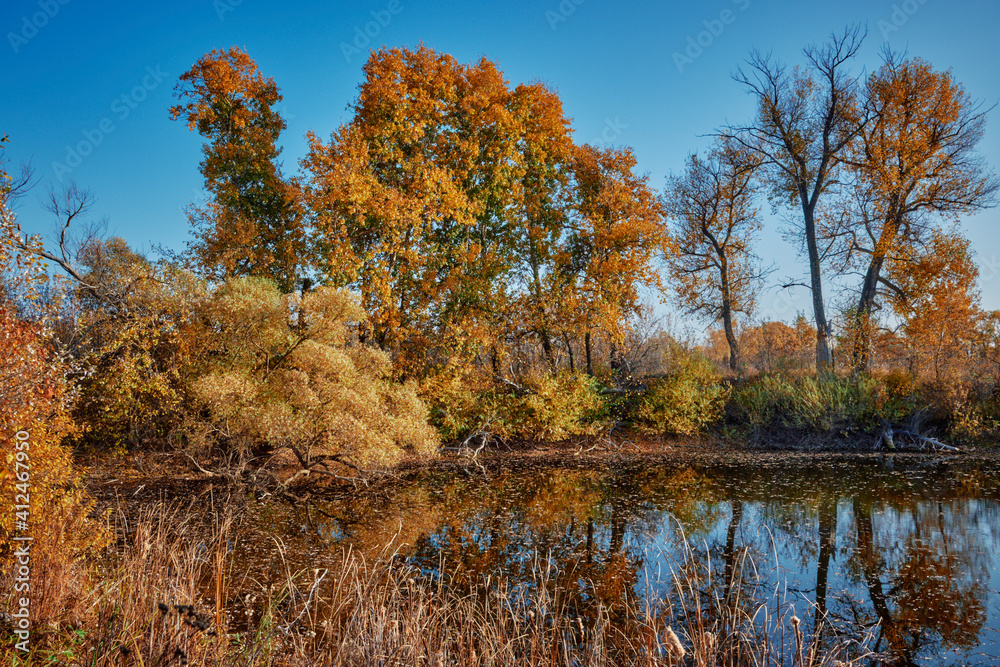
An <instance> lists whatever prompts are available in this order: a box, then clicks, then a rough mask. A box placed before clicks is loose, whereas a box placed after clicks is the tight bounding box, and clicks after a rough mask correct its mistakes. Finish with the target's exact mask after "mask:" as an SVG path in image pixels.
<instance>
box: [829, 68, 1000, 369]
mask: <svg viewBox="0 0 1000 667" xmlns="http://www.w3.org/2000/svg"><path fill="white" fill-rule="evenodd" d="M866 104H867V107H868V115H869V116H870V119H869V121H868V123H867V124H866V125H865V127H864V129H863V131H862V132H861V134H860V135H859V138H858V141H856V142H855V143H854V145H853V146H852V150H851V152H850V157H849V159H848V161H849V163H850V165H851V169H852V171H853V172H854V175H855V176H856V180H855V184H854V185H855V187H854V212H853V216H854V218H855V219H856V221H857V225H856V229H853V230H852V233H851V235H850V247H849V248H848V252H849V253H851V254H852V255H853V256H854V259H855V262H856V263H858V264H860V265H861V267H863V272H864V278H863V280H862V284H861V291H860V295H859V297H858V305H857V308H856V310H855V312H854V316H855V317H856V318H857V320H858V322H857V323H856V324H855V327H856V329H857V334H858V335H856V336H855V341H854V342H855V345H854V349H853V350H852V356H853V359H852V362H853V365H854V367H855V370H860V371H863V370H866V369H867V367H868V347H869V340H868V335H866V332H868V331H869V329H870V327H869V326H866V321H867V320H868V319H869V318H870V317H871V314H872V310H873V307H874V306H875V300H876V295H877V292H878V290H879V288H880V286H883V287H884V286H888V287H889V288H890V289H896V288H897V287H898V286H896V285H893V283H891V282H889V281H887V280H886V278H885V276H884V275H883V266H884V265H885V263H886V262H887V261H890V262H891V261H894V259H895V258H900V259H901V260H903V261H904V262H905V261H906V260H905V259H903V258H905V257H906V256H907V255H908V254H910V253H911V252H912V247H913V246H914V245H919V244H921V243H922V242H924V241H925V240H926V239H927V235H928V230H929V228H930V225H931V222H932V221H933V219H934V218H933V217H932V216H933V215H935V214H936V215H939V216H940V215H945V216H949V217H955V216H957V215H959V214H962V213H967V212H969V211H973V210H976V209H979V208H982V207H984V206H989V205H991V204H992V203H993V200H994V195H995V193H996V191H997V187H998V182H997V180H996V179H995V178H994V177H993V175H992V174H990V173H989V171H988V169H987V167H986V165H985V164H984V162H983V160H982V158H981V157H980V156H979V155H978V154H977V153H976V151H975V149H976V145H977V144H978V142H979V141H980V139H981V138H982V136H983V131H984V127H985V121H986V112H985V111H983V110H981V109H980V108H978V107H977V105H976V104H975V103H974V102H973V101H972V100H971V99H970V98H969V96H968V94H967V93H966V92H965V90H964V88H963V87H962V85H961V84H960V83H959V82H957V81H955V80H954V77H953V76H952V74H951V72H938V71H934V69H932V68H931V66H930V64H928V63H926V62H924V61H923V60H920V59H919V58H913V59H909V60H901V59H900V57H899V56H898V55H896V54H893V53H891V52H889V53H887V54H886V56H885V64H884V65H883V66H882V67H881V68H880V69H879V70H878V71H877V72H875V73H874V74H872V75H871V77H870V78H869V80H868V86H867V93H866ZM942 242H943V241H942V239H940V238H938V237H935V239H934V240H932V241H931V245H932V246H935V245H940V243H942ZM959 245H961V244H959ZM954 247H955V248H957V247H958V246H954ZM900 266H901V265H900Z"/></svg>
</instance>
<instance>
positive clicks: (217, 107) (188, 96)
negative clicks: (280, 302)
mask: <svg viewBox="0 0 1000 667" xmlns="http://www.w3.org/2000/svg"><path fill="white" fill-rule="evenodd" d="M176 94H177V97H178V98H179V99H180V101H181V102H182V103H181V104H178V105H176V106H174V107H172V108H171V109H170V116H171V118H173V119H175V120H177V119H184V120H186V121H187V125H188V128H189V129H192V130H195V129H197V131H198V132H199V133H201V135H202V136H204V137H205V139H206V141H207V143H205V145H204V147H203V153H204V159H203V160H202V163H201V172H202V175H204V177H205V187H206V189H207V190H208V191H209V192H210V193H211V199H210V200H209V201H208V202H206V203H204V204H202V205H192V206H191V208H190V209H189V211H188V215H189V219H190V222H191V224H192V226H193V227H194V229H193V232H194V235H195V237H196V241H195V242H194V243H192V244H191V247H190V252H191V255H192V258H193V259H194V261H195V264H196V265H197V266H198V267H199V268H200V269H201V270H202V271H204V272H206V273H207V274H208V275H210V276H212V277H215V278H225V277H228V276H241V275H254V276H266V277H270V278H272V279H273V280H275V281H276V282H277V283H278V284H279V285H281V286H282V287H283V288H284V289H292V288H293V287H294V286H295V282H296V280H297V279H298V278H300V277H301V276H300V274H301V273H302V271H303V268H304V266H305V265H306V264H307V257H306V241H305V239H306V232H305V229H304V227H303V220H302V216H301V214H300V212H299V210H298V207H297V204H296V202H295V195H294V192H293V191H292V189H291V185H290V183H289V182H287V181H286V180H285V178H284V177H283V176H282V174H281V169H280V164H279V163H278V154H279V153H280V149H279V148H277V146H276V142H277V139H278V136H279V135H280V133H281V131H282V130H284V129H285V121H284V120H283V119H282V118H281V116H280V114H279V113H278V112H277V111H276V110H275V109H274V108H273V107H274V105H275V104H277V103H278V102H280V101H281V99H282V98H281V94H280V93H279V92H278V87H277V86H276V85H275V84H274V81H273V80H271V79H270V78H265V77H264V76H263V75H262V74H261V73H260V71H259V70H258V69H257V65H256V63H254V61H253V60H252V59H251V58H250V56H249V55H247V54H246V53H245V52H244V51H242V50H240V49H238V48H236V47H233V48H231V49H229V50H228V51H221V50H220V51H212V52H211V53H209V54H206V55H205V56H204V57H202V58H201V59H200V60H199V61H198V62H197V63H195V65H194V66H193V67H192V68H191V69H190V70H188V71H187V72H185V73H184V74H182V75H181V77H180V82H179V83H178V84H177V88H176Z"/></svg>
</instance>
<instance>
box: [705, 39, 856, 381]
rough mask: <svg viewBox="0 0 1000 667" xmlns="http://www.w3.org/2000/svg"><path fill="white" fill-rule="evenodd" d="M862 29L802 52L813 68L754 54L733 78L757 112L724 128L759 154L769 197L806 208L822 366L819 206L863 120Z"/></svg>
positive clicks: (826, 360) (827, 357)
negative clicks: (857, 66)
mask: <svg viewBox="0 0 1000 667" xmlns="http://www.w3.org/2000/svg"><path fill="white" fill-rule="evenodd" d="M865 34H866V33H865V32H864V31H863V30H862V29H861V28H860V27H859V26H853V27H848V28H846V29H845V30H844V32H843V33H842V34H833V35H831V37H830V40H829V41H828V42H827V43H825V44H823V45H822V46H809V47H807V48H806V49H804V51H803V53H804V54H805V56H806V59H807V61H808V66H807V67H806V68H805V69H802V70H800V69H794V70H791V71H789V70H788V69H787V68H786V67H785V66H784V65H782V64H780V63H778V62H776V61H774V60H773V59H772V58H771V56H770V55H765V54H762V53H760V52H758V51H754V52H753V53H751V55H750V58H749V59H748V60H747V66H748V67H747V68H746V69H744V68H743V67H741V68H739V69H738V70H737V73H736V75H735V76H734V78H735V79H736V81H738V82H739V83H741V84H743V85H744V86H745V87H746V88H747V91H748V92H749V93H750V94H752V95H754V96H755V97H756V98H757V103H758V105H757V117H756V118H755V119H754V121H753V122H752V123H751V124H749V125H744V126H728V127H726V128H725V130H724V134H726V135H729V136H731V137H732V138H733V139H735V140H736V141H739V142H741V143H742V144H743V145H745V146H747V147H748V148H750V149H752V150H754V151H756V152H757V153H758V154H759V155H760V157H761V160H762V162H763V163H764V165H765V167H766V168H767V169H766V171H767V173H768V175H769V181H770V183H769V184H770V186H771V195H772V201H774V202H775V203H776V204H781V205H784V206H790V207H794V208H796V209H799V210H801V213H802V230H801V231H802V235H803V237H804V240H805V245H806V250H807V252H808V258H809V287H810V289H811V290H812V302H813V314H814V317H815V321H816V368H817V370H819V371H827V370H829V369H830V368H831V366H832V357H831V354H830V344H829V337H830V325H829V322H828V321H827V318H826V309H825V304H824V301H823V267H822V262H823V259H824V257H823V255H824V253H823V251H822V250H821V248H820V243H821V240H822V239H821V236H820V234H819V229H818V226H817V207H818V206H819V204H820V201H821V198H822V197H823V196H824V195H826V194H827V193H828V192H829V191H830V190H831V189H832V188H833V187H834V186H836V185H837V184H838V183H839V180H838V179H839V172H840V170H841V162H842V160H843V157H844V153H845V151H846V149H847V147H848V146H849V145H850V143H851V142H852V141H853V140H854V139H855V138H856V137H857V135H858V133H859V132H860V131H861V129H862V128H863V127H864V124H865V119H864V117H863V108H862V107H861V106H860V105H859V104H858V88H859V86H858V80H857V78H855V77H852V76H851V75H849V74H848V73H846V72H845V67H846V64H847V62H848V61H849V60H851V59H852V58H853V57H854V56H855V55H856V54H857V52H858V49H859V48H860V47H861V43H862V41H863V40H864V38H865Z"/></svg>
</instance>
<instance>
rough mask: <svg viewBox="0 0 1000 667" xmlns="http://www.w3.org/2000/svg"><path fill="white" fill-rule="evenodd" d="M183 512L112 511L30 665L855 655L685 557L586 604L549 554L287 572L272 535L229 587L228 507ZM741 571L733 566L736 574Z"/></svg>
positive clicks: (816, 662) (796, 661)
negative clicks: (467, 564)
mask: <svg viewBox="0 0 1000 667" xmlns="http://www.w3.org/2000/svg"><path fill="white" fill-rule="evenodd" d="M189 514H190V513H189V512H186V511H185V510H184V508H181V507H172V508H170V507H166V506H158V507H155V508H153V509H151V510H146V511H144V512H143V513H141V514H140V516H138V517H137V518H136V519H135V521H128V520H127V519H126V518H125V517H124V515H123V514H121V513H119V514H118V515H117V516H116V518H115V524H116V525H115V526H114V528H115V530H116V533H117V534H118V535H119V540H118V542H117V543H116V544H115V545H114V546H113V548H112V549H111V551H110V552H109V554H108V555H107V557H106V558H105V559H102V560H101V561H100V562H98V563H94V564H92V571H91V579H90V585H89V593H88V595H87V596H86V597H85V598H84V599H83V600H82V601H81V608H80V610H79V613H78V614H77V621H76V622H73V623H68V622H64V623H62V624H61V625H60V626H59V629H58V630H50V631H48V632H45V633H39V632H38V631H37V630H36V632H35V635H34V636H33V638H32V646H33V653H32V654H31V655H30V656H28V659H27V661H26V663H25V664H38V665H43V664H60V665H87V666H93V667H110V666H111V665H116V666H117V665H127V666H130V665H137V666H139V665H141V666H142V667H151V666H154V665H155V666H161V667H165V666H167V665H170V666H174V665H220V666H221V665H226V666H246V667H250V666H265V665H267V666H275V667H277V666H284V665H287V666H292V665H294V666H299V665H301V666H303V667H304V666H306V665H335V666H341V665H342V666H345V667H346V666H348V665H350V666H367V665H372V666H374V665H414V666H418V665H419V666H424V665H426V666H427V667H438V666H444V665H463V666H464V665H476V666H483V667H486V666H492V665H496V666H500V665H521V664H528V665H533V666H537V667H550V666H551V667H555V666H557V665H558V666H567V667H568V666H570V665H572V666H574V667H583V666H586V667H598V666H602V667H603V666H606V665H635V666H637V667H638V666H645V667H651V666H653V665H657V666H660V665H662V666H668V665H669V666H679V665H695V666H697V667H715V666H718V667H722V666H730V665H733V666H735V665H753V666H758V665H760V666H763V665H789V666H793V667H807V666H808V667H833V666H834V665H854V664H858V663H859V662H860V660H861V656H860V655H858V653H859V651H860V650H861V649H860V647H859V646H858V645H857V644H856V643H851V642H837V641H830V640H829V638H828V639H827V641H826V642H824V646H825V647H826V648H825V649H824V650H822V651H820V650H818V644H817V643H816V642H811V640H810V639H809V638H808V637H805V636H803V632H802V628H801V627H800V624H799V623H798V620H797V619H794V618H791V617H790V616H789V614H788V612H787V607H785V610H786V611H785V612H784V613H783V612H781V608H782V607H781V605H778V604H776V603H773V602H772V603H762V602H758V601H755V600H753V599H750V598H749V597H747V596H746V592H745V590H744V589H742V588H740V587H739V586H734V587H732V588H730V587H726V586H724V582H721V578H720V574H719V573H714V574H713V573H712V572H711V571H710V570H706V568H705V567H704V564H701V563H699V562H698V559H697V558H696V556H695V554H694V553H693V552H692V551H690V550H688V552H687V554H686V555H685V557H684V559H683V563H680V564H679V566H678V567H677V568H676V570H675V571H674V572H673V573H671V574H670V575H668V576H667V577H666V581H663V582H654V588H655V589H656V590H659V591H661V592H664V594H663V595H662V597H661V598H659V599H657V598H655V596H654V595H647V596H642V597H636V596H631V597H628V596H627V597H626V601H625V602H624V603H622V604H623V605H624V608H620V607H616V608H615V609H608V608H607V607H605V606H603V604H601V603H600V602H597V601H592V602H593V604H592V605H590V606H589V607H586V608H581V606H580V605H579V600H578V599H577V600H571V599H570V598H569V597H568V596H566V595H564V594H563V593H562V592H561V591H560V587H559V586H557V585H555V584H556V582H557V573H556V572H555V570H554V568H553V567H552V566H551V564H549V563H547V562H546V561H545V559H542V558H536V559H535V561H534V563H533V568H532V577H531V579H530V581H529V582H528V583H527V585H525V584H524V583H523V582H522V583H521V584H512V583H511V582H509V581H508V580H506V579H505V578H503V577H499V576H490V577H487V578H485V579H483V580H478V581H470V580H468V579H467V578H465V577H460V576H458V575H444V576H432V575H425V574H422V573H421V572H419V571H417V570H416V569H415V568H413V567H411V566H408V565H406V564H405V563H404V562H403V561H402V559H400V558H397V557H396V554H395V553H393V552H392V551H390V550H389V549H388V548H387V549H386V550H384V551H383V552H382V553H381V554H379V555H377V556H376V557H373V558H365V557H363V556H361V555H360V554H358V553H357V552H352V551H350V550H345V552H344V553H343V555H342V558H341V559H340V561H339V565H338V567H337V568H336V569H335V570H332V569H331V570H322V569H321V570H306V571H293V569H292V568H291V567H290V566H289V565H288V563H287V562H286V561H285V559H284V552H283V545H282V544H281V541H280V540H279V539H277V538H274V539H275V543H276V544H277V546H278V547H279V550H278V553H279V561H280V563H279V564H278V565H280V567H281V569H282V573H283V575H282V578H283V583H281V584H280V585H277V586H275V585H273V584H269V585H263V584H257V583H254V582H253V581H252V580H249V579H247V578H243V579H240V580H239V586H238V590H235V589H234V586H233V582H234V581H236V580H237V578H236V577H235V576H234V572H233V569H234V568H233V561H232V559H231V553H230V549H233V548H236V549H238V548H239V543H238V542H236V541H235V540H236V538H235V536H236V533H238V530H236V528H237V527H236V526H235V525H234V518H233V515H232V514H231V513H229V512H228V511H226V512H222V513H220V515H219V517H220V518H218V519H217V520H216V521H215V523H214V525H212V526H196V525H194V524H192V523H191V522H189V521H188V520H186V519H185V517H186V516H189ZM748 567H752V563H750V562H749V561H748V560H747V559H746V558H745V556H744V557H743V558H741V559H739V560H738V561H737V563H736V567H735V570H734V571H733V573H732V576H733V580H737V579H740V578H741V577H742V573H743V571H744V570H745V569H746V568H748ZM439 571H441V572H447V567H446V564H444V563H441V567H440V568H439ZM248 582H249V583H248ZM723 588H725V589H726V591H727V592H728V596H726V595H725V594H724V593H723V592H722V591H723ZM628 600H632V601H631V602H630V601H628ZM35 627H36V628H38V627H40V626H39V623H37V622H36V624H35ZM852 651H853V652H854V655H853V660H852V659H851V652H852ZM838 661H840V662H838Z"/></svg>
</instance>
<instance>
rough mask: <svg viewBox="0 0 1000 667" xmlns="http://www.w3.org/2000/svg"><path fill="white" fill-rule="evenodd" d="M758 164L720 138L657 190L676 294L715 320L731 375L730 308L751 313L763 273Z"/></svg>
mask: <svg viewBox="0 0 1000 667" xmlns="http://www.w3.org/2000/svg"><path fill="white" fill-rule="evenodd" d="M759 164H760V163H759V159H758V157H757V154H756V153H755V152H753V151H750V150H748V149H747V148H746V147H744V146H742V145H741V144H739V143H738V142H734V141H721V142H719V143H717V144H716V145H715V146H714V147H713V148H712V150H711V152H710V153H709V154H708V156H707V157H705V158H700V157H699V156H697V155H692V156H690V157H689V158H688V161H687V166H686V168H685V171H684V173H683V174H681V175H678V176H673V177H671V178H670V179H669V180H668V181H667V188H666V192H665V193H664V205H665V207H666V211H667V215H668V217H669V219H670V238H671V240H672V241H673V244H672V245H673V246H674V252H668V253H667V261H668V266H669V269H670V277H671V278H672V280H673V282H672V285H673V287H674V290H675V292H676V295H677V298H678V300H679V301H680V303H681V304H682V305H683V306H684V307H685V308H686V309H687V310H688V312H689V313H694V314H699V315H702V316H704V317H707V318H709V319H710V320H712V321H713V322H718V321H720V320H721V322H722V327H723V331H724V332H725V336H726V342H727V344H728V346H729V368H730V369H731V370H732V371H733V372H734V373H739V372H740V371H741V361H740V349H739V341H738V339H737V337H736V327H735V314H736V313H745V314H749V313H751V312H752V311H753V308H754V304H755V301H756V294H757V292H758V291H759V290H760V288H761V283H762V278H763V272H762V270H761V268H760V261H759V259H758V258H757V257H756V256H755V255H754V254H753V249H752V244H753V236H754V234H755V233H756V232H757V231H758V230H760V228H761V222H760V219H759V217H758V215H757V209H756V208H755V207H754V203H753V200H754V196H755V194H756V185H755V181H754V179H755V176H754V174H755V172H756V170H757V168H758V167H759Z"/></svg>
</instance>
